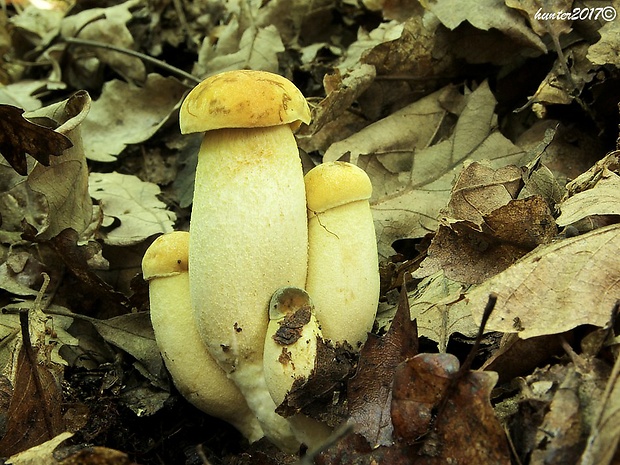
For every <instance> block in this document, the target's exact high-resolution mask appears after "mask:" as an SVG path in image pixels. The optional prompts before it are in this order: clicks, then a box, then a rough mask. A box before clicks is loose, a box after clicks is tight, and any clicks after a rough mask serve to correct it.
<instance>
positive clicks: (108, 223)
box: [89, 173, 176, 245]
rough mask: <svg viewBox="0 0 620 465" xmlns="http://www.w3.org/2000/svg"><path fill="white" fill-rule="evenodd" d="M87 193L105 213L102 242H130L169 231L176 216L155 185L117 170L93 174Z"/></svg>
mask: <svg viewBox="0 0 620 465" xmlns="http://www.w3.org/2000/svg"><path fill="white" fill-rule="evenodd" d="M89 181H90V195H91V196H92V197H93V198H94V199H97V200H98V201H99V205H100V207H101V209H102V211H103V214H104V221H103V226H104V228H105V229H104V230H103V231H102V232H103V234H104V241H105V242H106V243H108V244H112V245H131V244H136V243H138V242H141V241H143V240H144V239H146V238H147V237H150V236H152V235H154V234H158V233H167V232H170V231H172V225H173V223H174V220H175V218H176V215H175V214H174V213H173V212H171V211H168V210H166V204H164V203H163V202H162V201H161V200H159V199H158V198H157V195H158V194H159V193H160V189H159V187H158V186H157V185H156V184H153V183H148V182H143V181H141V180H140V179H139V178H138V177H136V176H130V175H126V174H120V173H92V174H91V175H90V180H89Z"/></svg>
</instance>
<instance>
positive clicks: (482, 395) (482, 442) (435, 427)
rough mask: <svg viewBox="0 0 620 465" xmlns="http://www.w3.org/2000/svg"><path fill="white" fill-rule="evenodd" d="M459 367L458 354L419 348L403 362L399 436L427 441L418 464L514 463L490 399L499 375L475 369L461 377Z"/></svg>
mask: <svg viewBox="0 0 620 465" xmlns="http://www.w3.org/2000/svg"><path fill="white" fill-rule="evenodd" d="M458 372H459V362H458V359H457V358H456V357H454V356H453V355H450V354H420V355H417V356H415V357H413V358H412V359H410V360H407V361H406V362H403V363H402V364H401V365H400V366H399V367H398V369H397V370H396V373H395V375H394V388H393V389H394V391H393V395H392V420H393V423H394V437H395V439H396V440H397V441H398V442H399V443H406V444H409V445H413V444H415V443H419V442H420V441H422V447H421V449H420V450H419V451H418V458H417V460H415V462H414V463H415V464H416V465H417V464H425V465H426V464H429V465H430V464H437V465H439V464H445V463H463V464H466V463H467V464H470V463H471V464H473V463H484V464H487V465H492V464H502V465H507V464H510V453H509V450H508V442H507V441H506V437H505V435H504V430H503V428H502V427H501V425H500V423H499V421H498V420H497V418H496V417H495V412H494V411H493V408H492V406H491V403H490V400H489V399H490V395H491V390H492V388H493V386H494V385H495V382H496V381H497V375H496V374H495V373H489V372H470V373H466V374H465V375H464V376H462V377H460V378H458V379H456V378H455V376H456V374H457V373H458ZM446 396H447V397H446ZM444 397H446V399H445V402H444Z"/></svg>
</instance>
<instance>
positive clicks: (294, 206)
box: [190, 125, 308, 447]
mask: <svg viewBox="0 0 620 465" xmlns="http://www.w3.org/2000/svg"><path fill="white" fill-rule="evenodd" d="M307 234H308V232H307V223H306V219H305V195H304V185H303V174H302V168H301V162H300V160H299V157H298V149H297V145H296V142H295V138H294V136H293V133H292V131H291V129H290V128H289V126H288V125H283V126H272V127H268V128H249V129H218V130H214V131H209V132H207V133H206V134H205V138H204V141H203V143H202V145H201V147H200V154H199V161H198V167H197V171H196V192H195V195H194V204H193V207H192V220H191V238H190V262H191V268H190V287H191V293H192V300H193V303H194V308H195V316H196V319H197V322H198V326H199V328H200V332H201V334H202V337H203V340H204V341H205V343H206V344H207V345H208V347H209V350H210V352H211V354H212V355H213V356H214V357H215V359H216V360H217V361H218V363H219V364H220V366H222V368H224V370H225V371H226V372H227V373H228V374H229V376H230V378H231V379H232V380H233V381H234V382H235V383H236V384H237V386H239V389H240V390H241V392H242V393H243V395H244V396H245V398H246V401H247V402H248V405H249V406H250V408H251V409H252V410H253V411H254V413H255V414H256V415H257V417H258V419H259V422H260V423H261V425H262V426H263V429H264V431H265V434H266V435H267V436H268V437H269V438H270V439H271V440H273V441H274V442H275V443H277V444H279V445H281V443H282V441H284V443H290V440H289V439H290V438H289V439H287V436H288V435H289V434H290V432H289V431H288V424H287V422H286V420H284V419H283V418H281V417H280V416H279V415H277V414H276V413H275V408H276V405H275V404H274V402H273V400H272V399H271V396H270V395H269V392H268V390H267V386H266V384H265V379H264V376H263V371H262V357H263V345H264V340H265V333H266V331H267V322H268V316H267V309H268V306H269V299H270V298H271V295H272V294H273V292H274V291H275V290H276V289H278V288H279V287H281V286H286V285H292V286H303V284H304V282H305V278H306V266H307ZM287 447H290V444H289V446H287Z"/></svg>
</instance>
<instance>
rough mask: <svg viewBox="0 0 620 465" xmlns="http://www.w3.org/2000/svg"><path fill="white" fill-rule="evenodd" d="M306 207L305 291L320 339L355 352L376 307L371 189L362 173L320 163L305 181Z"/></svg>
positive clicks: (376, 268)
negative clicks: (321, 336)
mask: <svg viewBox="0 0 620 465" xmlns="http://www.w3.org/2000/svg"><path fill="white" fill-rule="evenodd" d="M305 183H306V198H307V202H308V218H309V223H308V232H309V236H308V277H307V280H306V287H305V289H306V291H307V292H308V294H310V296H311V297H312V301H313V302H314V305H315V312H316V318H317V320H318V321H319V324H320V325H321V330H322V333H323V337H324V338H325V339H330V340H331V341H332V342H334V343H338V342H345V341H346V342H348V343H349V344H351V346H353V348H355V349H357V348H359V347H360V346H361V344H363V343H364V342H365V341H366V338H367V334H368V332H369V331H370V330H371V329H372V326H373V323H374V320H375V316H376V312H377V305H378V303H379V264H378V254H377V242H376V235H375V228H374V224H373V219H372V214H371V211H370V205H369V203H368V199H369V198H370V196H371V194H372V184H371V183H370V179H369V178H368V175H367V174H366V173H365V172H364V170H362V169H361V168H359V167H357V166H355V165H353V164H351V163H345V162H330V163H323V164H321V165H318V166H316V167H315V168H313V169H311V170H310V171H309V172H308V174H306V177H305Z"/></svg>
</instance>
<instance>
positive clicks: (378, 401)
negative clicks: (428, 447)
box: [347, 291, 418, 447]
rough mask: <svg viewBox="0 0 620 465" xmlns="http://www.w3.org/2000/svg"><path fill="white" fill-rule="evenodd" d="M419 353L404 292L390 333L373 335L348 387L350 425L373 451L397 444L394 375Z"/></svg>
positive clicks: (415, 333) (363, 350)
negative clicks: (394, 436)
mask: <svg viewBox="0 0 620 465" xmlns="http://www.w3.org/2000/svg"><path fill="white" fill-rule="evenodd" d="M417 353H418V339H417V328H416V325H415V322H412V320H411V317H410V312H409V302H408V299H407V294H406V292H404V291H403V292H402V293H401V297H400V302H399V305H398V310H397V311H396V315H395V316H394V320H393V321H392V325H391V326H390V329H389V331H388V332H387V333H386V334H385V335H384V336H381V337H378V336H376V335H374V334H370V335H369V338H368V340H367V341H366V343H365V344H364V346H363V347H362V351H361V353H360V361H359V363H358V368H357V372H356V374H355V376H354V377H353V378H352V379H351V380H350V381H349V384H348V392H347V400H348V404H349V415H350V417H349V420H348V422H349V424H352V425H353V428H354V431H355V432H356V433H358V434H360V435H361V436H363V437H364V438H365V439H366V440H367V441H368V443H369V444H370V445H371V446H372V447H377V446H380V445H381V446H389V445H391V444H392V443H393V439H392V432H393V427H392V420H391V417H390V404H391V400H392V379H393V378H394V371H395V370H396V367H397V366H398V364H399V363H401V362H402V361H404V360H406V359H407V358H409V357H413V356H414V355H416V354H417Z"/></svg>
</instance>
